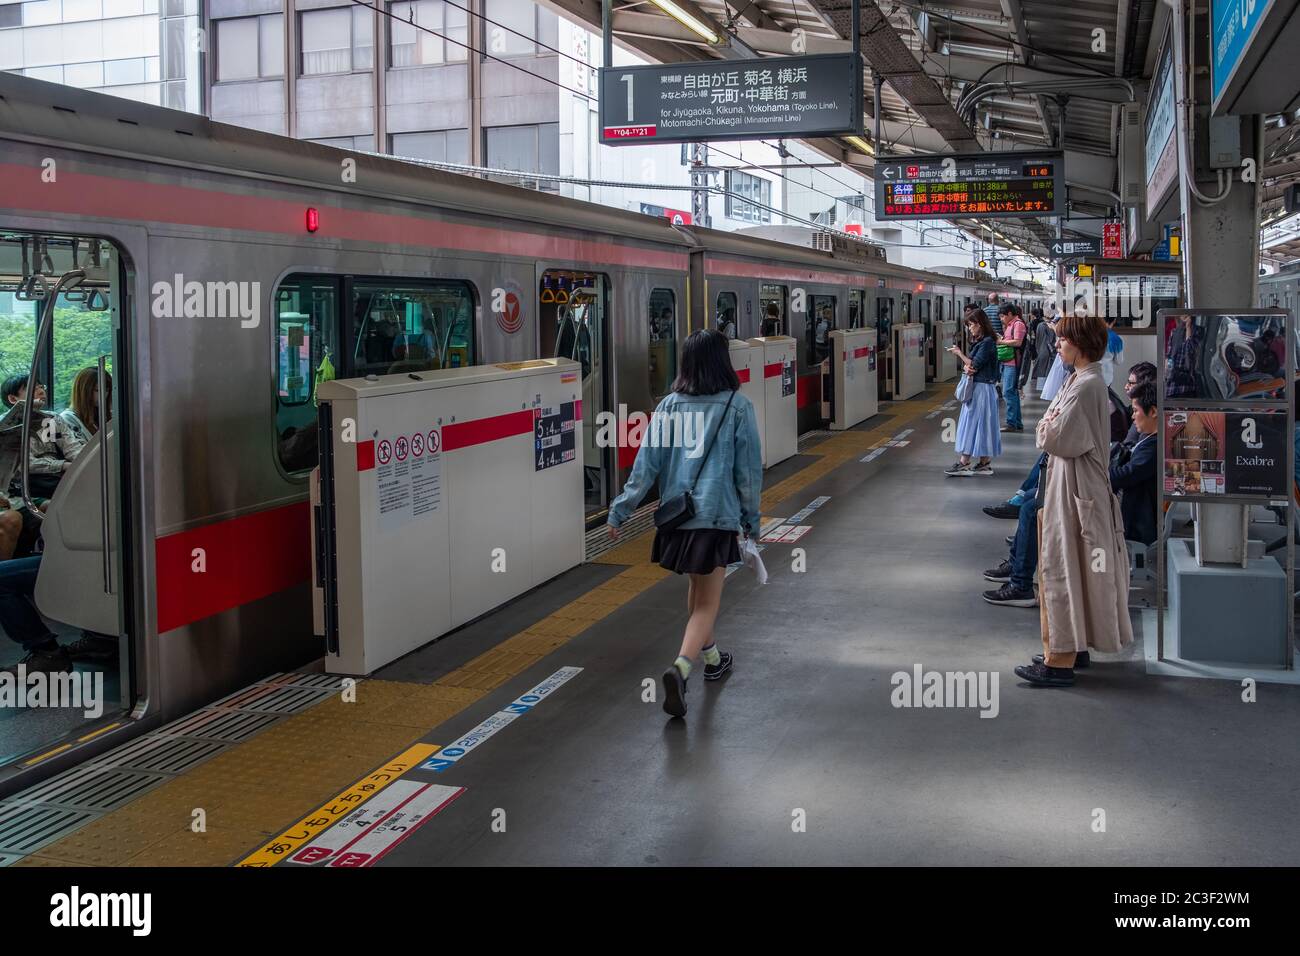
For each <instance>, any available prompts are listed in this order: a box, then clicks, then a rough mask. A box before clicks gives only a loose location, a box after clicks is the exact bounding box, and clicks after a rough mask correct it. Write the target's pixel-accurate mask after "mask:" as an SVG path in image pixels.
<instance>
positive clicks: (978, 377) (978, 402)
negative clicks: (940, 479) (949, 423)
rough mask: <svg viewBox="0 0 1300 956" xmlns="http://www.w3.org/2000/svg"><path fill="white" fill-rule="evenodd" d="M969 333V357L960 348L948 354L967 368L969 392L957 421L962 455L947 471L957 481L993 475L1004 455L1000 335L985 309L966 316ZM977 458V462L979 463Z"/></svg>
mask: <svg viewBox="0 0 1300 956" xmlns="http://www.w3.org/2000/svg"><path fill="white" fill-rule="evenodd" d="M965 321H966V331H967V333H968V335H969V338H970V342H971V350H970V355H969V356H967V355H965V354H964V353H963V352H962V351H961V349H959V348H957V346H955V345H954V346H952V347H951V348H950V349H949V350H948V351H950V352H952V353H953V354H954V355H956V356H957V358H958V359H960V360H961V361H962V362H963V363H964V365H965V372H966V376H967V379H968V381H967V382H965V383H964V384H963V386H962V387H963V388H965V389H968V390H969V392H968V394H967V395H966V396H965V397H964V399H963V401H962V406H961V416H960V417H959V418H958V419H957V454H958V455H959V456H960V457H959V458H958V459H957V461H955V462H953V464H952V467H950V468H949V469H948V470H947V471H945V472H944V474H946V475H952V476H953V477H957V478H966V477H970V476H972V475H979V476H982V477H983V476H988V475H991V474H993V459H994V458H996V457H997V456H998V455H1000V454H1002V436H1001V435H1000V434H999V429H998V391H997V385H996V384H995V383H996V382H997V380H998V348H997V336H995V335H994V334H993V324H992V323H991V322H990V321H989V317H988V315H987V314H986V313H985V312H984V310H983V309H979V308H970V309H967V310H966V315H965ZM976 459H978V460H976Z"/></svg>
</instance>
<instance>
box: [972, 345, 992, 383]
mask: <svg viewBox="0 0 1300 956" xmlns="http://www.w3.org/2000/svg"><path fill="white" fill-rule="evenodd" d="M970 363H971V365H974V366H975V381H977V382H989V383H990V384H991V383H993V382H996V381H997V380H998V344H997V342H995V341H994V340H993V339H992V338H990V337H989V336H987V335H986V336H984V338H982V339H980V340H979V341H978V342H976V343H975V347H974V348H972V349H971V350H970Z"/></svg>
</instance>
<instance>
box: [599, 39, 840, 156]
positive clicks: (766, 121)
mask: <svg viewBox="0 0 1300 956" xmlns="http://www.w3.org/2000/svg"><path fill="white" fill-rule="evenodd" d="M862 123H863V117H862V59H861V57H859V56H855V55H854V54H852V53H827V54H819V55H815V56H783V57H770V58H764V59H760V60H714V61H707V62H700V63H669V64H653V65H650V66H627V67H622V66H620V67H605V68H602V69H601V71H600V141H601V142H602V143H605V144H607V145H620V144H623V145H636V144H638V143H676V142H698V141H700V140H709V139H760V138H763V137H768V136H779V137H789V138H796V137H805V136H829V135H836V134H845V133H847V134H858V135H861V133H862Z"/></svg>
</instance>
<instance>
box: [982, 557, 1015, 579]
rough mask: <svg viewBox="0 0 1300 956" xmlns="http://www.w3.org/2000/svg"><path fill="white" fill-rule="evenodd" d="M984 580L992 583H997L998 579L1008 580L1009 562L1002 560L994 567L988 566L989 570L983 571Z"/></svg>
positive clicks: (1009, 573) (1009, 577)
mask: <svg viewBox="0 0 1300 956" xmlns="http://www.w3.org/2000/svg"><path fill="white" fill-rule="evenodd" d="M984 580H985V581H992V582H993V583H994V584H996V583H998V582H999V581H1010V580H1011V562H1010V561H1003V562H1002V563H1001V564H999V565H998V566H997V567H996V568H989V570H987V571H985V572H984Z"/></svg>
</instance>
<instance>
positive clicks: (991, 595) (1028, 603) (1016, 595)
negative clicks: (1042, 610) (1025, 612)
mask: <svg viewBox="0 0 1300 956" xmlns="http://www.w3.org/2000/svg"><path fill="white" fill-rule="evenodd" d="M984 600H986V601H988V602H989V603H990V604H1001V605H1004V606H1006V607H1038V596H1037V595H1036V594H1034V592H1033V590H1032V589H1025V590H1023V591H1022V590H1020V589H1019V588H1018V587H1016V586H1015V585H1013V584H1012V583H1011V582H1010V581H1008V582H1007V583H1006V584H1004V585H1002V587H1000V588H998V589H997V590H996V591H985V592H984Z"/></svg>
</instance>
